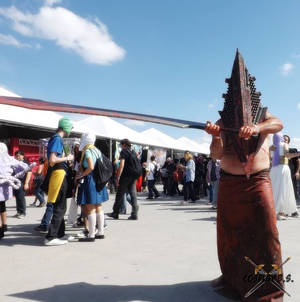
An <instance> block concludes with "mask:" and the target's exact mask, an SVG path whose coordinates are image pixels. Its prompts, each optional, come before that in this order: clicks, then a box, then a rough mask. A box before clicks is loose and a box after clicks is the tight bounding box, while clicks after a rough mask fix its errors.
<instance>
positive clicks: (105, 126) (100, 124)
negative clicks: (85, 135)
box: [77, 116, 158, 146]
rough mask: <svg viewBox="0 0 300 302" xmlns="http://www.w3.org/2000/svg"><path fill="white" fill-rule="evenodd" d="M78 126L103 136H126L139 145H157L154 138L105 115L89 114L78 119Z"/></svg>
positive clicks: (117, 138)
mask: <svg viewBox="0 0 300 302" xmlns="http://www.w3.org/2000/svg"><path fill="white" fill-rule="evenodd" d="M77 124H78V126H85V127H87V128H89V129H92V131H93V132H94V133H95V134H96V135H97V136H101V137H105V138H112V139H115V140H121V139H124V138H128V139H129V140H130V141H131V142H133V143H138V144H141V145H147V146H148V145H157V144H158V142H157V141H156V140H155V139H152V138H148V137H147V136H145V135H142V134H140V133H139V132H137V131H135V130H133V129H131V128H128V127H126V126H125V125H123V124H121V123H119V122H117V121H115V120H113V119H111V118H109V117H106V116H89V117H87V118H85V119H82V120H80V121H79V122H78V123H77Z"/></svg>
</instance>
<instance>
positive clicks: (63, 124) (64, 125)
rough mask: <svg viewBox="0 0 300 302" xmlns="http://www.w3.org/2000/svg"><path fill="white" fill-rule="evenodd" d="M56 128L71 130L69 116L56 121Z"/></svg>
mask: <svg viewBox="0 0 300 302" xmlns="http://www.w3.org/2000/svg"><path fill="white" fill-rule="evenodd" d="M58 128H61V129H62V130H63V131H65V132H67V133H70V132H71V131H72V128H73V125H72V122H71V121H70V119H69V118H67V117H63V118H61V119H60V120H59V122H58Z"/></svg>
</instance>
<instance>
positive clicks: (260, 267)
mask: <svg viewBox="0 0 300 302" xmlns="http://www.w3.org/2000/svg"><path fill="white" fill-rule="evenodd" d="M290 259H291V257H288V258H287V259H286V260H285V261H284V262H283V263H281V264H280V265H279V266H277V265H276V266H274V265H272V266H273V269H272V270H271V271H270V272H269V273H267V272H266V271H265V270H264V269H263V265H257V264H256V263H255V262H253V261H252V260H251V259H250V258H249V257H247V256H246V257H245V260H246V261H248V262H249V263H251V264H252V265H253V266H254V267H255V272H258V273H259V274H263V275H265V276H267V275H270V276H273V275H274V274H275V273H277V272H278V271H281V267H282V266H283V265H284V264H286V263H287V262H288V261H289V260H290ZM265 282H266V281H265V280H264V279H263V280H261V281H259V282H258V283H257V284H256V285H255V286H254V287H253V288H251V289H250V290H249V291H248V292H247V293H246V294H245V296H244V297H245V298H247V297H249V296H250V295H252V294H253V293H254V292H255V291H257V290H258V289H259V288H260V287H261V286H262V285H263V284H264V283H265ZM270 282H271V283H272V284H273V285H274V286H275V287H277V288H278V289H279V290H281V291H282V292H284V293H285V294H287V295H288V296H289V297H290V296H291V295H290V294H289V293H288V292H287V291H286V290H285V289H284V288H283V287H282V286H281V285H280V284H279V283H278V282H277V281H275V280H272V279H271V280H270Z"/></svg>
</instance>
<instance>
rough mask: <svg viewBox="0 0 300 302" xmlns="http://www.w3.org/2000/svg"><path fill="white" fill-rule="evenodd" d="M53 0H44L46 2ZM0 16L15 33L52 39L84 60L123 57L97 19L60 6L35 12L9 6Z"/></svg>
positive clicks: (105, 60)
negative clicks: (81, 15)
mask: <svg viewBox="0 0 300 302" xmlns="http://www.w3.org/2000/svg"><path fill="white" fill-rule="evenodd" d="M57 2H58V1H55V0H54V1H53V0H52V1H51V0H48V1H47V2H46V3H47V4H48V5H49V4H54V3H57ZM0 15H2V16H3V17H5V18H8V19H9V20H11V22H12V27H13V29H14V30H15V31H16V32H18V33H19V34H21V35H24V36H27V37H34V38H40V39H45V40H51V41H54V42H55V43H56V45H58V46H60V47H62V48H64V49H68V50H72V51H74V52H75V53H77V54H78V55H79V56H81V57H82V58H83V59H84V60H85V61H86V62H88V63H92V64H99V65H108V64H111V63H113V62H115V61H118V60H121V59H123V58H124V56H125V50H124V49H123V48H121V47H119V46H118V45H117V44H116V43H115V42H114V41H113V40H112V38H111V36H110V35H109V33H108V30H107V28H106V26H105V25H104V24H103V23H101V22H100V21H99V20H98V19H95V20H94V21H93V22H92V21H89V20H87V19H84V18H82V17H80V16H78V15H76V14H74V13H73V12H72V11H70V10H68V9H66V8H63V7H51V6H47V5H45V6H43V7H42V8H41V9H40V10H39V12H38V13H37V14H31V13H23V12H22V11H20V10H18V9H17V8H16V7H14V6H11V7H9V8H0Z"/></svg>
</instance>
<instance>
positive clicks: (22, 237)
mask: <svg viewBox="0 0 300 302" xmlns="http://www.w3.org/2000/svg"><path fill="white" fill-rule="evenodd" d="M35 226H37V224H18V225H9V226H8V232H6V233H5V236H4V238H3V239H1V241H0V245H2V246H5V245H6V246H14V245H32V246H41V245H43V242H44V237H45V234H41V233H39V232H36V231H34V227H35Z"/></svg>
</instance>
